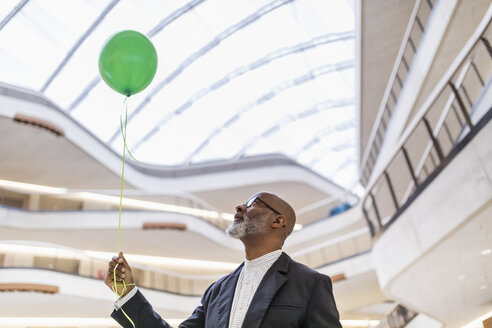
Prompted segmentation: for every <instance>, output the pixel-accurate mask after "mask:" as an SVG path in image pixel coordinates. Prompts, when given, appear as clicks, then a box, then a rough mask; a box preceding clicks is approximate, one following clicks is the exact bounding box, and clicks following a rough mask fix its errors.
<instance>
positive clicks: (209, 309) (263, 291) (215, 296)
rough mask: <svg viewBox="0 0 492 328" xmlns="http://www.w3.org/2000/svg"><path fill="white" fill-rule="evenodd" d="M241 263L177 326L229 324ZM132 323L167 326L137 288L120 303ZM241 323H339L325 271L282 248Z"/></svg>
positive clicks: (264, 327)
mask: <svg viewBox="0 0 492 328" xmlns="http://www.w3.org/2000/svg"><path fill="white" fill-rule="evenodd" d="M241 268H242V265H241V266H239V268H237V269H236V270H235V271H234V272H232V273H230V274H229V275H227V276H225V277H223V278H221V279H220V280H219V281H217V282H215V283H213V284H212V285H211V286H210V287H208V289H207V290H206V291H205V294H204V295H203V298H202V305H200V306H198V307H197V308H196V309H195V311H194V312H193V314H192V315H191V316H190V317H189V318H188V319H186V320H185V321H184V322H183V323H181V324H180V325H179V327H180V328H227V327H229V317H230V312H231V307H232V300H233V298H234V292H235V290H236V283H237V281H238V278H239V273H240V272H241V271H240V269H241ZM123 310H124V311H125V312H126V313H127V314H128V316H129V317H130V318H131V319H132V320H133V322H134V323H135V326H136V328H171V326H170V325H169V324H168V323H167V322H165V321H164V320H163V319H161V317H160V316H159V315H158V314H157V313H155V312H154V310H153V309H152V306H151V305H150V304H149V302H147V300H146V299H145V297H144V296H143V295H142V293H140V291H138V292H137V294H135V296H133V297H132V298H131V299H130V300H129V301H128V302H126V303H125V304H124V305H123ZM111 316H112V317H113V318H114V319H115V320H116V321H117V322H118V323H119V324H120V325H121V326H123V327H125V328H133V326H132V324H131V323H130V322H129V321H128V319H127V318H126V317H125V316H124V314H123V313H122V311H120V310H119V311H114V312H113V313H112V314H111ZM242 327H244V328H260V327H261V328H271V327H272V328H273V327H276V328H280V327H281V328H288V327H303V328H307V327H309V328H341V327H342V325H341V324H340V321H339V315H338V310H337V307H336V305H335V299H334V298H333V292H332V284H331V280H330V278H329V277H328V276H326V275H323V274H321V273H319V272H316V271H314V270H311V269H310V268H308V267H307V266H305V265H303V264H300V263H297V262H295V261H293V260H292V259H291V258H290V257H289V256H288V255H287V254H285V253H282V255H281V256H280V257H279V259H278V260H277V261H276V262H275V263H274V264H273V265H272V266H271V267H270V269H269V270H268V271H267V273H266V274H265V276H264V277H263V280H262V281H261V283H260V285H259V286H258V289H257V291H256V293H255V295H254V296H253V299H252V301H251V304H250V306H249V308H248V312H247V313H246V317H245V318H244V322H243V326H242Z"/></svg>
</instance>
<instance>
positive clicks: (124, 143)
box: [118, 96, 128, 252]
mask: <svg viewBox="0 0 492 328" xmlns="http://www.w3.org/2000/svg"><path fill="white" fill-rule="evenodd" d="M127 99H128V96H126V97H125V101H124V102H123V106H125V128H124V130H123V129H122V131H121V133H122V134H123V166H122V168H121V189H120V210H119V213H118V252H119V251H120V233H121V208H122V205H123V182H124V176H125V154H126V151H125V150H126V123H127V113H128V106H127V103H126V100H127ZM120 122H121V116H120ZM121 127H122V128H123V124H122V125H121Z"/></svg>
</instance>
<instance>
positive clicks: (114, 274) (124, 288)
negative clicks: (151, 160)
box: [112, 96, 135, 328]
mask: <svg viewBox="0 0 492 328" xmlns="http://www.w3.org/2000/svg"><path fill="white" fill-rule="evenodd" d="M127 99H128V96H126V97H125V101H124V102H123V106H124V107H125V127H124V129H123V122H122V119H121V115H120V125H121V133H122V135H123V166H122V168H121V190H120V210H119V213H118V252H119V251H120V232H121V208H122V205H123V182H124V176H125V154H126V150H128V147H127V146H126V126H127V123H128V104H127V102H126V101H127ZM128 153H129V154H130V156H131V157H132V158H133V159H135V158H134V157H133V155H132V154H131V153H130V151H129V150H128ZM118 265H119V263H117V264H116V265H115V267H114V270H113V282H114V285H113V286H112V289H113V292H114V293H115V294H116V296H118V297H121V296H122V295H123V294H124V293H125V291H126V286H135V284H133V283H132V284H127V283H126V282H125V279H123V284H121V285H118V284H117V283H116V268H117V267H118ZM121 286H123V289H122V290H121V293H118V287H121ZM120 310H121V312H123V314H124V315H125V317H126V318H127V319H128V321H130V323H131V324H132V326H133V328H135V324H134V323H133V321H132V319H130V317H129V316H128V314H126V312H125V310H123V308H120Z"/></svg>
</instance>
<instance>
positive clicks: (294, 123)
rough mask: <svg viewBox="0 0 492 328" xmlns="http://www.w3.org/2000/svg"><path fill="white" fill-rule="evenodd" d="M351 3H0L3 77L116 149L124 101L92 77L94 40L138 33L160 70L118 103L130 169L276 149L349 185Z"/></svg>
mask: <svg viewBox="0 0 492 328" xmlns="http://www.w3.org/2000/svg"><path fill="white" fill-rule="evenodd" d="M352 7H353V4H352V1H350V0H330V1H327V0H297V1H294V0H270V1H267V0H234V1H231V0H191V1H177V0H167V1H163V0H155V1H154V0H124V1H123V0H122V1H118V0H105V1H102V0H97V1H96V0H71V1H66V0H30V1H27V2H26V1H11V0H5V1H3V2H2V6H1V8H0V22H2V24H1V25H0V72H1V75H0V82H4V83H9V84H13V85H17V86H21V87H25V88H29V89H32V90H35V91H39V92H41V93H43V94H44V95H45V96H46V97H48V98H49V99H51V100H52V101H53V102H54V103H56V104H57V105H58V106H60V108H61V109H62V110H64V111H66V112H67V113H68V114H69V115H71V116H72V117H73V118H74V119H76V120H78V121H79V122H80V123H81V124H83V125H84V126H86V127H87V128H88V129H89V130H90V131H91V132H93V133H94V134H95V135H96V136H97V137H98V138H100V139H101V140H102V141H103V142H105V143H108V145H109V146H111V147H113V148H114V150H115V151H116V152H118V153H120V152H121V151H122V138H121V133H120V130H119V129H120V123H119V122H120V118H119V117H120V115H121V114H122V113H123V111H124V108H123V101H124V96H122V95H120V94H118V93H116V92H114V91H113V90H111V89H110V88H109V87H108V86H106V84H104V82H102V80H101V79H100V77H99V73H98V68H97V61H98V56H99V52H100V50H101V47H102V45H103V44H104V42H105V40H107V39H108V38H109V37H110V36H111V35H113V34H114V33H117V32H119V31H121V30H126V29H134V30H138V31H140V32H142V33H145V34H147V36H149V38H150V39H151V40H152V42H153V43H154V45H155V47H156V50H157V53H158V58H159V64H158V70H157V74H156V76H155V78H154V80H153V82H152V83H151V84H150V85H149V86H148V87H147V89H145V90H144V91H142V92H141V93H139V94H137V95H134V96H132V97H130V98H129V99H128V102H127V104H128V113H129V122H128V132H127V134H128V136H127V141H128V146H129V148H130V150H131V151H132V153H133V155H134V156H135V157H136V158H137V159H138V160H139V161H141V162H147V163H153V164H160V165H190V164H193V163H200V162H206V161H212V160H221V159H237V158H240V157H244V156H252V155H260V154H269V153H281V154H285V155H286V156H289V157H290V158H292V159H294V160H296V161H298V162H299V163H301V164H303V165H305V166H307V167H309V168H311V169H313V170H315V171H316V172H318V173H320V174H322V175H324V176H326V177H327V178H329V179H331V180H333V181H334V182H336V183H339V184H341V185H342V186H344V187H347V188H348V187H351V185H352V184H353V182H354V181H356V180H357V165H356V164H357V158H356V157H357V156H356V153H357V144H356V140H357V139H356V134H357V133H356V123H355V119H356V116H355V94H354V80H355V50H354V49H355V46H354V42H355V40H354V26H355V18H354V12H353V8H352Z"/></svg>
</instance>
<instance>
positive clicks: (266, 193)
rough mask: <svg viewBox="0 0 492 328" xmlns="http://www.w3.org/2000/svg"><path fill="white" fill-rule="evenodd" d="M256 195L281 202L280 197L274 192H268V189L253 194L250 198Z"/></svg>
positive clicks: (274, 201)
mask: <svg viewBox="0 0 492 328" xmlns="http://www.w3.org/2000/svg"><path fill="white" fill-rule="evenodd" d="M254 197H259V198H261V199H262V200H266V201H269V202H272V203H279V202H280V198H279V197H278V196H276V195H274V194H272V193H269V192H266V191H260V192H258V193H256V194H254V195H253V196H251V197H250V198H249V199H251V198H254Z"/></svg>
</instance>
